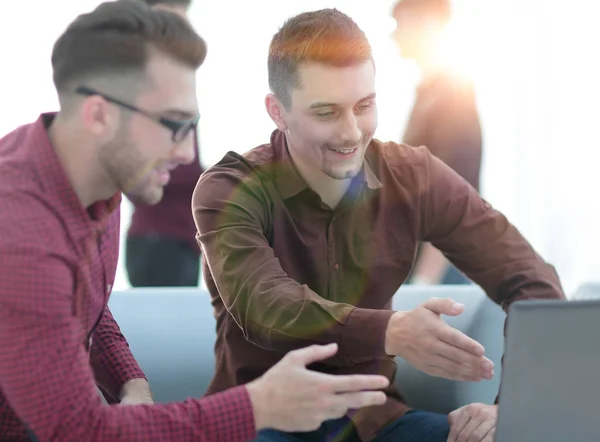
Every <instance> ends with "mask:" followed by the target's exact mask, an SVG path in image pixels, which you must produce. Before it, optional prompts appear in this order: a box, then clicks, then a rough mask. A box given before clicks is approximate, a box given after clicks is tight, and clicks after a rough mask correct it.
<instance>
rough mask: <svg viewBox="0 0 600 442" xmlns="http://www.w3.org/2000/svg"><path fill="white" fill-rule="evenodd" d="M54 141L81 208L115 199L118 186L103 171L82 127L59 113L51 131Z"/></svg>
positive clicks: (50, 135) (49, 133)
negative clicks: (111, 198) (113, 197)
mask: <svg viewBox="0 0 600 442" xmlns="http://www.w3.org/2000/svg"><path fill="white" fill-rule="evenodd" d="M48 136H49V138H50V142H51V143H52V146H53V147H54V150H55V152H56V155H57V156H58V159H59V161H60V163H61V165H62V167H63V170H64V171H65V174H66V175H67V178H68V179H69V182H70V183H71V186H73V190H74V191H75V194H76V195H77V197H78V199H79V201H80V202H81V205H82V206H83V207H85V208H88V207H89V206H91V205H92V204H94V203H96V202H98V201H101V200H106V199H109V198H110V197H112V196H113V195H114V194H115V193H116V192H117V190H118V189H117V188H116V186H115V185H114V184H113V183H112V182H111V180H110V178H109V177H108V175H107V173H106V171H104V170H103V168H102V166H101V163H100V161H99V158H98V153H97V150H96V149H95V147H94V145H93V144H92V143H91V142H90V141H89V139H88V140H86V137H85V135H84V134H83V132H82V130H81V127H78V125H77V124H75V123H74V122H73V121H71V120H68V119H67V118H66V117H64V116H61V114H58V115H57V116H56V117H55V119H54V121H53V122H52V124H51V125H50V128H49V130H48Z"/></svg>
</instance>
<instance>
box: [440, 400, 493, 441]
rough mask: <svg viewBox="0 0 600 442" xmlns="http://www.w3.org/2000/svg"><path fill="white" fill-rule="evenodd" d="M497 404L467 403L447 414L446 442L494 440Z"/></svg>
mask: <svg viewBox="0 0 600 442" xmlns="http://www.w3.org/2000/svg"><path fill="white" fill-rule="evenodd" d="M497 419H498V406H497V405H486V404H469V405H466V406H464V407H461V408H459V409H458V410H454V411H453V412H452V413H450V414H449V415H448V422H449V423H450V435H449V436H448V442H494V435H495V434H496V420H497Z"/></svg>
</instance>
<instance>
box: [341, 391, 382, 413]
mask: <svg viewBox="0 0 600 442" xmlns="http://www.w3.org/2000/svg"><path fill="white" fill-rule="evenodd" d="M337 396H338V397H337V400H338V401H339V402H340V403H341V405H343V406H344V407H346V409H359V408H364V407H371V406H373V405H383V404H385V402H386V400H387V396H386V395H385V393H384V392H382V391H362V392H359V393H341V394H338V395H337Z"/></svg>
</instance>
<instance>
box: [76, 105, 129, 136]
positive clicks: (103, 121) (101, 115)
mask: <svg viewBox="0 0 600 442" xmlns="http://www.w3.org/2000/svg"><path fill="white" fill-rule="evenodd" d="M115 107H116V106H110V105H109V103H108V102H107V101H106V100H105V99H104V98H102V97H100V96H98V95H93V96H90V97H87V98H85V99H84V100H83V103H82V105H81V109H80V112H81V119H82V121H83V124H84V126H85V128H86V129H87V130H88V132H90V133H91V134H93V135H94V136H95V137H96V138H98V139H99V140H100V141H102V142H106V141H109V140H112V138H114V136H115V135H116V134H117V132H118V130H119V126H120V122H121V118H120V110H119V109H115Z"/></svg>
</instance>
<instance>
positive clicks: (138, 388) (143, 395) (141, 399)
mask: <svg viewBox="0 0 600 442" xmlns="http://www.w3.org/2000/svg"><path fill="white" fill-rule="evenodd" d="M119 399H120V401H121V402H123V401H125V402H135V403H150V404H151V403H153V402H154V401H153V399H152V392H151V391H150V385H149V384H148V381H147V380H146V379H144V378H138V379H130V380H129V381H127V382H125V384H123V388H121V394H120V395H119Z"/></svg>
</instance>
